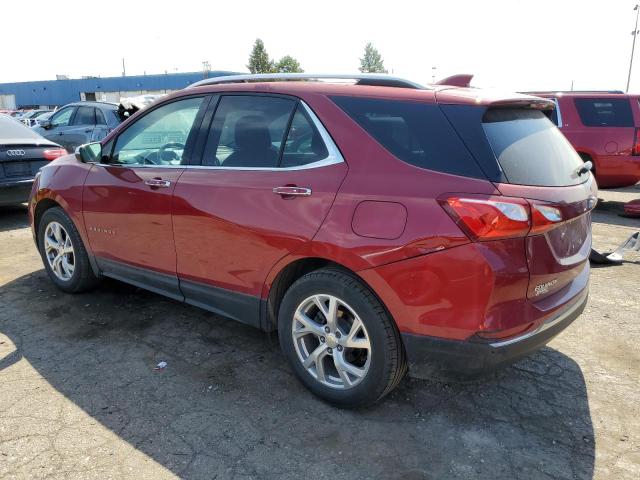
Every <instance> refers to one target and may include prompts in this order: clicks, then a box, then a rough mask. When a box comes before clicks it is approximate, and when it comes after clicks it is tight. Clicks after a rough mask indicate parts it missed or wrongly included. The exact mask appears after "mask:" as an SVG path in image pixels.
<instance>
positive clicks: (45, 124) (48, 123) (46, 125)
mask: <svg viewBox="0 0 640 480" xmlns="http://www.w3.org/2000/svg"><path fill="white" fill-rule="evenodd" d="M38 123H39V125H40V126H41V127H42V128H44V129H45V130H49V129H50V128H51V127H53V123H51V120H42V121H41V122H38Z"/></svg>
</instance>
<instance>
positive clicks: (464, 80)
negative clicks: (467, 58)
mask: <svg viewBox="0 0 640 480" xmlns="http://www.w3.org/2000/svg"><path fill="white" fill-rule="evenodd" d="M472 78H473V74H472V73H459V74H458V75H451V76H450V77H447V78H443V79H442V80H439V81H437V82H436V83H435V85H446V86H449V87H470V86H471V79H472Z"/></svg>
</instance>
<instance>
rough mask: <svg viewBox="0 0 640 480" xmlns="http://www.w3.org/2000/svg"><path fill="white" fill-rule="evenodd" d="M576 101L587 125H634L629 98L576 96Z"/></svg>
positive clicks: (581, 116) (579, 112) (583, 121)
mask: <svg viewBox="0 0 640 480" xmlns="http://www.w3.org/2000/svg"><path fill="white" fill-rule="evenodd" d="M575 102H576V109H577V110H578V114H579V115H580V120H581V121H582V124H583V125H584V126H585V127H633V114H632V113H631V105H630V104H629V99H628V98H576V99H575Z"/></svg>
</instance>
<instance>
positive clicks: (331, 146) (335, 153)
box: [97, 100, 344, 172]
mask: <svg viewBox="0 0 640 480" xmlns="http://www.w3.org/2000/svg"><path fill="white" fill-rule="evenodd" d="M298 101H299V103H300V104H301V105H302V106H303V108H304V109H305V111H306V112H307V114H308V115H309V118H311V121H312V122H313V125H314V126H315V127H316V129H317V130H318V133H319V134H320V137H321V138H322V141H323V142H324V144H325V146H326V147H327V151H328V152H329V155H328V156H327V157H325V158H323V159H322V160H317V161H315V162H312V163H307V164H306V165H296V166H294V167H280V168H279V167H225V166H224V165H220V166H216V165H155V164H149V165H139V164H131V165H125V164H109V163H98V164H97V165H100V166H103V167H126V168H179V169H189V170H193V169H202V170H237V171H250V172H254V171H255V172H289V171H295V170H309V169H312V168H322V167H327V166H329V165H335V164H338V163H344V158H343V157H342V154H341V153H340V150H339V149H338V146H337V145H336V144H335V142H334V141H333V138H331V135H329V132H328V131H327V129H326V128H325V127H324V125H323V124H322V122H321V121H320V119H319V118H318V117H317V115H316V114H315V113H314V112H313V110H311V108H310V107H309V105H307V104H306V103H305V102H304V101H302V100H298ZM285 142H286V139H285Z"/></svg>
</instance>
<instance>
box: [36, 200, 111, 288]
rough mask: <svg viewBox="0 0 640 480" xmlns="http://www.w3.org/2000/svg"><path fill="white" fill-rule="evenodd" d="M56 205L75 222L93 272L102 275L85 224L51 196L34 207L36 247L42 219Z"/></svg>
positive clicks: (37, 246)
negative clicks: (80, 222)
mask: <svg viewBox="0 0 640 480" xmlns="http://www.w3.org/2000/svg"><path fill="white" fill-rule="evenodd" d="M56 207H58V208H60V209H61V210H62V211H63V212H64V213H65V214H66V215H67V217H68V218H69V220H70V221H71V223H73V225H74V226H75V227H76V230H77V231H78V234H79V235H80V238H81V239H82V242H83V243H84V248H85V250H86V252H87V256H88V257H89V264H90V265H91V269H92V270H93V273H94V274H95V275H96V276H97V277H100V276H101V274H100V269H99V268H98V264H97V263H96V260H95V257H94V256H93V253H92V252H91V250H90V248H89V247H90V246H89V242H88V239H87V238H86V236H85V231H84V228H82V227H83V226H82V225H78V223H77V222H76V221H75V219H74V217H73V215H70V214H69V212H68V210H67V209H66V208H65V207H64V205H63V204H62V203H61V202H59V201H57V200H56V199H53V198H51V197H43V198H41V199H40V200H39V201H38V203H36V206H35V207H34V209H33V235H34V238H35V241H36V248H38V249H39V248H40V238H39V231H40V221H41V220H42V216H43V215H44V214H45V212H47V211H48V210H51V209H52V208H56Z"/></svg>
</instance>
